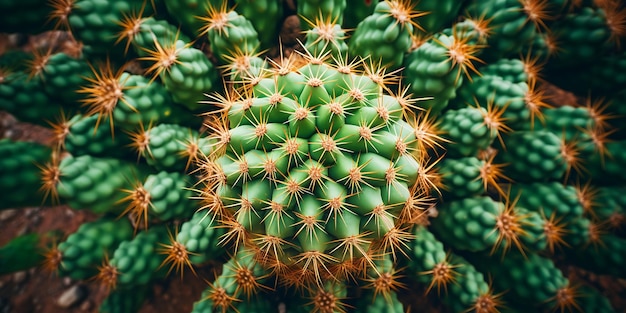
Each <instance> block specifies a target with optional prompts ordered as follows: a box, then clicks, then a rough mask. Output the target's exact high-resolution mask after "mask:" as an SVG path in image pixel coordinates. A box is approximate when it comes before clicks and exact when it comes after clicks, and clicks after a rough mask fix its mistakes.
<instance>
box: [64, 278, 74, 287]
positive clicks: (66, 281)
mask: <svg viewBox="0 0 626 313" xmlns="http://www.w3.org/2000/svg"><path fill="white" fill-rule="evenodd" d="M71 284H72V279H71V278H69V277H63V286H65V287H69V286H70V285H71Z"/></svg>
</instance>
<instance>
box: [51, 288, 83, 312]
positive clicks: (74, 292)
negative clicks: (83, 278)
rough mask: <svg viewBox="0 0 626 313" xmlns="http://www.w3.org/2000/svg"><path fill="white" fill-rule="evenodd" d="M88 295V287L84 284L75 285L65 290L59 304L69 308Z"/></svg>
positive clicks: (58, 301)
mask: <svg viewBox="0 0 626 313" xmlns="http://www.w3.org/2000/svg"><path fill="white" fill-rule="evenodd" d="M86 297H87V288H85V287H84V286H82V285H74V286H72V287H70V289H67V290H65V292H63V293H62V294H61V296H59V298H58V299H57V306H59V307H60V308H63V309H67V308H69V307H71V306H74V305H76V304H78V303H80V302H82V301H83V300H84V299H85V298H86Z"/></svg>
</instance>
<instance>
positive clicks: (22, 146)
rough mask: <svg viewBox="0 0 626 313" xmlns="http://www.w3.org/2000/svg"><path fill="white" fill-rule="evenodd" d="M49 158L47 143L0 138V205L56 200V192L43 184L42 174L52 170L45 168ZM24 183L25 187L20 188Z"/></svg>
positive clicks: (52, 160) (43, 177) (49, 162)
mask: <svg viewBox="0 0 626 313" xmlns="http://www.w3.org/2000/svg"><path fill="white" fill-rule="evenodd" d="M53 162H54V155H53V154H52V149H50V147H47V146H44V145H41V144H38V143H35V142H26V141H12V140H10V139H2V140H0V164H2V166H1V167H2V176H0V189H2V190H4V191H3V192H5V195H4V196H3V197H2V202H1V203H0V209H10V208H19V207H25V206H37V205H45V204H50V203H52V202H55V201H56V202H57V203H58V202H59V198H58V195H57V194H56V193H55V192H54V189H51V188H50V185H48V184H46V183H47V182H48V180H47V179H46V178H47V177H48V176H52V177H54V174H55V172H54V171H46V169H47V168H48V166H49V165H52V163H53ZM25 186H28V189H24V188H25Z"/></svg>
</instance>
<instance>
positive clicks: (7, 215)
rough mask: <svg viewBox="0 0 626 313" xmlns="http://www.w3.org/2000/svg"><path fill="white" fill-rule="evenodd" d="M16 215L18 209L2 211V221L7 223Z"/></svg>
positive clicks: (0, 212) (0, 216)
mask: <svg viewBox="0 0 626 313" xmlns="http://www.w3.org/2000/svg"><path fill="white" fill-rule="evenodd" d="M16 213H17V210H16V209H10V210H2V211H0V221H6V220H8V219H10V218H12V217H13V216H15V214H16Z"/></svg>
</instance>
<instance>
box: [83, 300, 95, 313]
mask: <svg viewBox="0 0 626 313" xmlns="http://www.w3.org/2000/svg"><path fill="white" fill-rule="evenodd" d="M92 307H93V303H91V301H89V300H85V301H83V303H82V304H81V305H80V310H81V311H82V312H91V311H93V310H92Z"/></svg>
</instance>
